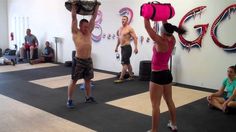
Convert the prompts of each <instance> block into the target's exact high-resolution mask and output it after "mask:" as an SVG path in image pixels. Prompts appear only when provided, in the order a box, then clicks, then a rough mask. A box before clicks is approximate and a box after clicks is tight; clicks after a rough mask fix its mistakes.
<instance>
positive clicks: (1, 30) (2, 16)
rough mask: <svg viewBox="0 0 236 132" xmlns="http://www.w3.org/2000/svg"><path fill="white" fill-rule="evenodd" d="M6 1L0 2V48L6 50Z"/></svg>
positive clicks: (0, 0) (1, 0)
mask: <svg viewBox="0 0 236 132" xmlns="http://www.w3.org/2000/svg"><path fill="white" fill-rule="evenodd" d="M7 20H8V19H7V0H0V48H2V49H3V50H5V49H6V48H8V45H9V44H8V28H7V27H8V21H7Z"/></svg>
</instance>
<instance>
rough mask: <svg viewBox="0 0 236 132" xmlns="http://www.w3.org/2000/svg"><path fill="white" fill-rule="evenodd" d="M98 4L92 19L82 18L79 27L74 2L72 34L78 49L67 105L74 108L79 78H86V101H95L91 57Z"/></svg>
mask: <svg viewBox="0 0 236 132" xmlns="http://www.w3.org/2000/svg"><path fill="white" fill-rule="evenodd" d="M99 5H100V4H98V5H97V6H96V8H95V12H94V14H93V15H92V17H91V19H90V21H88V20H86V19H82V20H81V21H80V22H79V29H78V27H77V17H76V10H77V6H76V5H75V4H72V10H71V14H72V36H73V41H74V44H75V49H76V55H75V60H76V66H75V70H74V71H73V72H72V77H71V81H70V84H69V86H68V100H67V107H68V108H74V107H75V105H74V103H73V101H72V94H73V93H74V90H75V87H76V82H77V81H78V80H79V79H82V78H83V79H84V81H85V89H86V97H85V98H86V102H95V100H94V98H93V97H92V96H91V86H90V82H91V79H92V78H93V77H94V73H93V62H92V59H91V49H92V40H91V36H92V31H93V29H94V25H95V19H96V16H97V12H98V8H99Z"/></svg>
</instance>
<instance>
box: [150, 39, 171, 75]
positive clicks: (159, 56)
mask: <svg viewBox="0 0 236 132" xmlns="http://www.w3.org/2000/svg"><path fill="white" fill-rule="evenodd" d="M168 45H169V49H168V51H167V52H157V50H156V48H155V45H154V46H153V55H152V70H154V71H163V70H168V69H169V66H168V62H169V59H170V57H171V54H172V50H173V48H174V45H175V42H174V40H173V39H172V40H170V41H168Z"/></svg>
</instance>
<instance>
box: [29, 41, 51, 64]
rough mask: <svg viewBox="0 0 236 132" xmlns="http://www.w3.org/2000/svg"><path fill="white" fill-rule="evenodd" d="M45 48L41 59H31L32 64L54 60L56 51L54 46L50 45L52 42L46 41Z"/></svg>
mask: <svg viewBox="0 0 236 132" xmlns="http://www.w3.org/2000/svg"><path fill="white" fill-rule="evenodd" d="M45 46H46V47H45V48H44V50H43V53H42V55H41V57H40V58H39V59H35V60H30V62H29V63H30V64H31V65H33V64H38V63H47V62H53V57H54V51H53V49H52V47H50V43H49V42H48V41H46V43H45Z"/></svg>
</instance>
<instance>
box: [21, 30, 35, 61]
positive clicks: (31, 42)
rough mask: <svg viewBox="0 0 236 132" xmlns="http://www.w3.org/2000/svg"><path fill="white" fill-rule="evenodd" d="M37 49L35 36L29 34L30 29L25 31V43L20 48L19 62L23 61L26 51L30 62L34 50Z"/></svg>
mask: <svg viewBox="0 0 236 132" xmlns="http://www.w3.org/2000/svg"><path fill="white" fill-rule="evenodd" d="M37 48H38V39H37V37H36V36H35V35H33V34H32V33H31V29H27V30H26V36H25V42H24V43H23V44H22V47H21V48H20V59H19V62H22V61H23V59H24V54H25V52H26V51H27V50H28V51H30V60H32V59H33V54H34V50H35V49H37Z"/></svg>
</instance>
